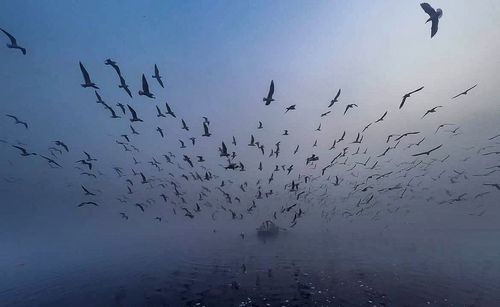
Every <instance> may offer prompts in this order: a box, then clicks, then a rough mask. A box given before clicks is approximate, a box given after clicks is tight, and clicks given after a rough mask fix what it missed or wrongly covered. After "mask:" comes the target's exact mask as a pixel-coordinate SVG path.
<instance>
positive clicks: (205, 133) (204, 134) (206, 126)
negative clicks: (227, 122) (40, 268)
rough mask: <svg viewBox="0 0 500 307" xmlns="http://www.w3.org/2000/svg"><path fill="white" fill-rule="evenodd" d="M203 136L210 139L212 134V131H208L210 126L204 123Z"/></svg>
mask: <svg viewBox="0 0 500 307" xmlns="http://www.w3.org/2000/svg"><path fill="white" fill-rule="evenodd" d="M203 131H204V132H203V134H202V135H201V136H206V137H209V136H211V135H212V134H211V133H210V131H208V124H207V123H206V122H203Z"/></svg>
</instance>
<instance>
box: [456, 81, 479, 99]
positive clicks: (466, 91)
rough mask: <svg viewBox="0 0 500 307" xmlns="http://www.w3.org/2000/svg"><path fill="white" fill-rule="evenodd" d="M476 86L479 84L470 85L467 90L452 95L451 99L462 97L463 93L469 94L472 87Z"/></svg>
mask: <svg viewBox="0 0 500 307" xmlns="http://www.w3.org/2000/svg"><path fill="white" fill-rule="evenodd" d="M476 86H477V84H476V85H474V86H473V87H470V88H468V89H466V90H465V91H463V92H461V93H460V94H458V95H455V96H453V97H451V99H455V98H457V97H460V96H462V95H464V96H465V95H467V94H468V93H469V91H470V90H472V89H474V88H475V87H476Z"/></svg>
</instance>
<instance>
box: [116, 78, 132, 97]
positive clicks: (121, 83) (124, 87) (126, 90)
mask: <svg viewBox="0 0 500 307" xmlns="http://www.w3.org/2000/svg"><path fill="white" fill-rule="evenodd" d="M118 87H119V88H122V89H124V90H125V92H127V94H128V95H129V96H130V98H132V93H131V92H130V89H129V88H128V85H127V83H125V79H123V77H122V76H121V75H120V85H118Z"/></svg>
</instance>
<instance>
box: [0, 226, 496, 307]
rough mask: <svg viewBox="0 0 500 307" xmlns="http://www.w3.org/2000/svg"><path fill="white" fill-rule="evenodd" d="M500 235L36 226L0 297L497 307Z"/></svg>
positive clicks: (2, 265) (17, 247)
mask: <svg viewBox="0 0 500 307" xmlns="http://www.w3.org/2000/svg"><path fill="white" fill-rule="evenodd" d="M181 233H182V234H183V235H182V236H180V234H181ZM499 235H500V231H492V230H468V231H451V230H446V231H442V230H434V231H417V230H415V231H414V232H413V233H410V234H408V233H407V232H405V233H404V234H402V233H400V232H398V231H395V230H391V229H385V230H383V231H373V232H371V233H363V234H360V233H349V232H345V233H339V232H337V231H335V232H334V231H326V230H325V231H318V232H302V231H288V232H286V233H281V234H280V235H279V237H277V238H275V239H271V240H266V241H264V240H262V239H260V238H258V237H257V236H256V235H255V234H253V233H247V234H246V235H245V238H244V239H242V238H241V237H240V236H239V235H238V234H235V233H233V232H224V231H223V230H219V231H217V232H215V233H214V232H213V231H212V229H186V228H174V229H169V230H168V231H166V232H165V233H161V234H158V233H155V232H151V234H150V235H144V236H139V235H133V234H130V235H129V236H127V237H126V239H124V236H123V235H121V236H118V235H117V234H113V233H108V234H99V235H91V234H85V231H82V232H81V234H77V235H75V234H71V235H69V234H63V233H61V234H58V235H56V236H58V237H59V238H57V240H54V242H58V243H57V244H56V245H53V246H50V245H47V244H46V242H44V243H43V246H42V243H39V244H37V243H36V242H37V241H38V240H37V239H36V236H35V238H32V239H33V242H31V244H28V245H27V244H26V242H8V243H7V244H6V245H5V246H4V247H2V249H1V250H0V261H1V262H0V273H1V279H0V305H1V306H185V305H186V306H305V305H310V306H429V305H430V306H498V303H499V302H500V241H499V240H498V238H499ZM180 238H182V240H181V239H180ZM42 241H43V240H41V239H40V240H39V242H42ZM84 242H91V243H92V244H86V243H84ZM21 246H23V248H21ZM25 246H30V247H29V248H26V247H25ZM88 246H91V247H88Z"/></svg>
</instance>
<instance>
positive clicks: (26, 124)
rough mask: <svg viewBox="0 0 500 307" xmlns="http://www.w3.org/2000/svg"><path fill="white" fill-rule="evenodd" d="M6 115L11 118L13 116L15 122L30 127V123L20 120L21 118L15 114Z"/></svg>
mask: <svg viewBox="0 0 500 307" xmlns="http://www.w3.org/2000/svg"><path fill="white" fill-rule="evenodd" d="M5 116H7V117H10V118H12V119H13V120H15V123H14V124H21V125H23V126H24V127H25V128H26V129H28V123H26V122H23V121H20V120H19V119H18V118H17V117H16V116H14V115H10V114H6V115H5Z"/></svg>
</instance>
